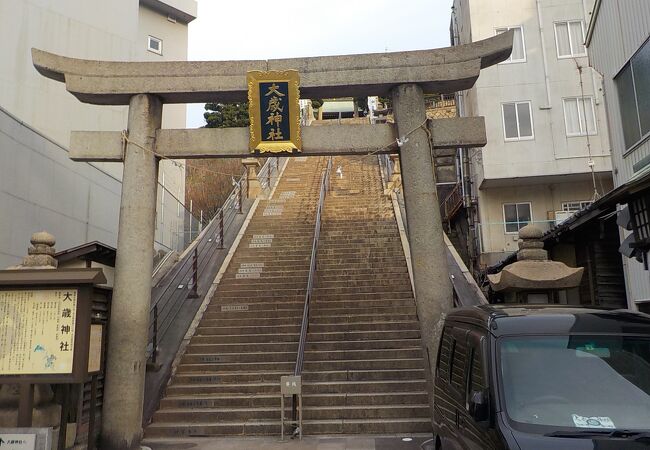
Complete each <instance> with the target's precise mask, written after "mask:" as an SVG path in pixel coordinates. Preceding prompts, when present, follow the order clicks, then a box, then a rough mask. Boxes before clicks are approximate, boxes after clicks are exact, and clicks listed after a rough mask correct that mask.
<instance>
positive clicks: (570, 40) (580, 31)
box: [555, 20, 587, 58]
mask: <svg viewBox="0 0 650 450" xmlns="http://www.w3.org/2000/svg"><path fill="white" fill-rule="evenodd" d="M555 44H556V46H557V57H558V58H575V57H576V56H587V50H586V49H585V31H584V27H583V25H582V20H569V21H566V22H556V23H555Z"/></svg>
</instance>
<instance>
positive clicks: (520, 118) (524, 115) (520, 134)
mask: <svg viewBox="0 0 650 450" xmlns="http://www.w3.org/2000/svg"><path fill="white" fill-rule="evenodd" d="M502 112H503V131H504V134H505V139H506V141H521V140H527V139H533V113H532V108H531V105H530V102H516V103H504V104H503V105H502Z"/></svg>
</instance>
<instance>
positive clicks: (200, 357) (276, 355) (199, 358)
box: [182, 351, 296, 364]
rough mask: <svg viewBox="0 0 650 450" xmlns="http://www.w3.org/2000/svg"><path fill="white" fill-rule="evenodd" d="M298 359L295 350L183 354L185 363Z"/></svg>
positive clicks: (267, 361)
mask: <svg viewBox="0 0 650 450" xmlns="http://www.w3.org/2000/svg"><path fill="white" fill-rule="evenodd" d="M295 360H296V352H295V351H293V352H292V351H286V352H246V353H218V354H214V353H208V354H200V353H186V354H185V355H183V359H182V362H183V363H184V364H201V363H238V362H260V363H262V362H265V363H270V362H289V361H295Z"/></svg>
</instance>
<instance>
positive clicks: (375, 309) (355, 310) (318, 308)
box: [265, 302, 417, 319]
mask: <svg viewBox="0 0 650 450" xmlns="http://www.w3.org/2000/svg"><path fill="white" fill-rule="evenodd" d="M265 314H266V313H265ZM357 314H381V315H385V314H412V315H414V314H417V311H416V308H415V304H413V302H411V304H407V305H406V306H404V305H402V306H368V307H366V308H363V307H361V305H359V304H358V303H355V304H354V307H352V306H350V307H347V308H336V307H333V308H325V307H323V305H322V304H321V303H316V302H314V304H313V305H312V308H311V309H310V312H309V315H310V317H312V318H314V319H315V318H316V317H323V316H341V315H351V316H352V315H357Z"/></svg>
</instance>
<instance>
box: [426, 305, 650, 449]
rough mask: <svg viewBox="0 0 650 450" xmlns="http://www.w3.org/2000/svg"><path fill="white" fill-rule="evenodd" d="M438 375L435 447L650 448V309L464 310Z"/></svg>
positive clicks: (446, 342) (441, 354)
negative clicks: (648, 310)
mask: <svg viewBox="0 0 650 450" xmlns="http://www.w3.org/2000/svg"><path fill="white" fill-rule="evenodd" d="M434 378H435V381H434V384H435V386H434V396H435V399H434V435H435V441H434V442H435V444H436V447H435V448H436V449H445V450H451V449H454V450H455V449H481V450H484V449H520V450H544V449H616V450H622V449H637V448H650V315H646V314H640V313H635V312H631V311H623V310H617V311H606V310H600V309H590V308H576V307H561V306H558V305H549V306H532V305H511V306H506V305H501V306H498V305H484V306H478V307H470V308H460V309H457V310H454V311H453V312H451V313H450V314H449V315H448V316H447V318H446V320H445V325H444V329H443V334H442V338H441V341H440V348H439V351H438V360H437V368H436V373H435V377H434Z"/></svg>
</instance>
